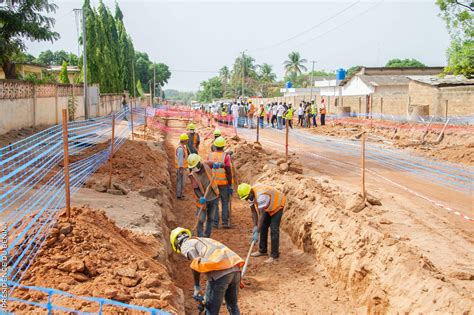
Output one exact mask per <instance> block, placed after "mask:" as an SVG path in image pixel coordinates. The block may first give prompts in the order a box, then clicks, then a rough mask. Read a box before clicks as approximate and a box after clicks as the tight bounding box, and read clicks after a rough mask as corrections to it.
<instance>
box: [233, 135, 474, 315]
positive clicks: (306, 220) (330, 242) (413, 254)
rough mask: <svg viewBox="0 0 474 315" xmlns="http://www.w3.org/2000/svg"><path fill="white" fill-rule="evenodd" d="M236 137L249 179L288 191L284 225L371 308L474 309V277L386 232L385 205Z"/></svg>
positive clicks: (238, 162) (239, 163) (237, 159)
mask: <svg viewBox="0 0 474 315" xmlns="http://www.w3.org/2000/svg"><path fill="white" fill-rule="evenodd" d="M231 145H232V146H233V151H234V155H233V160H234V164H235V166H236V168H237V169H239V170H240V175H241V178H242V180H245V181H249V182H251V183H254V182H256V181H258V182H262V183H266V184H269V185H273V186H275V187H276V188H278V189H280V190H282V191H283V192H284V193H285V194H286V195H287V197H288V199H287V200H288V202H287V206H286V207H285V215H284V219H283V221H282V225H283V228H284V229H285V230H286V231H287V232H288V233H289V235H290V236H291V238H292V240H293V242H294V243H295V244H296V245H298V247H300V248H302V249H304V251H305V252H308V253H312V254H314V256H315V258H316V260H317V261H318V262H320V263H321V264H322V265H323V266H324V267H325V268H326V270H328V271H329V273H330V274H331V277H332V280H333V281H337V282H339V283H342V284H344V286H345V287H346V289H347V291H348V292H349V293H350V294H351V295H352V297H353V299H354V301H355V303H356V304H357V305H360V306H363V305H365V306H366V307H367V311H368V313H372V314H375V313H386V312H421V313H432V312H437V313H463V312H464V313H465V312H467V313H468V312H469V310H471V309H472V308H473V307H474V299H473V297H472V294H471V293H470V292H469V289H468V288H469V285H467V284H462V283H460V282H459V280H458V279H455V278H453V277H451V275H450V274H449V273H448V272H446V270H442V269H439V268H437V267H436V266H435V265H434V264H433V263H432V262H431V261H430V260H429V259H428V258H427V257H426V256H425V255H424V254H423V252H422V251H420V250H419V249H418V248H417V247H416V246H413V245H412V244H410V243H409V242H405V241H406V239H405V238H403V237H400V236H398V235H395V234H391V233H390V232H386V231H385V230H384V228H382V225H386V224H391V222H389V221H386V220H380V221H379V222H375V221H374V220H373V217H375V216H376V215H377V214H378V213H379V212H381V211H382V210H381V209H380V208H379V207H377V206H371V205H367V206H364V205H362V206H361V207H359V206H358V205H355V204H351V202H352V203H357V200H358V198H354V196H353V192H351V191H349V190H348V189H346V188H345V189H343V188H342V187H338V186H336V185H334V184H332V183H330V182H329V181H327V180H325V179H323V178H320V177H319V176H316V177H310V176H307V175H301V174H297V172H294V171H290V170H289V168H287V167H286V166H285V167H284V168H282V167H281V165H283V164H285V163H280V162H281V159H282V156H281V155H279V154H277V153H275V152H267V151H266V150H264V149H261V148H260V147H259V146H257V148H256V147H255V144H249V143H246V142H244V141H241V140H240V141H232V142H231ZM290 163H291V162H290ZM295 163H297V161H296V162H295ZM355 208H357V211H351V210H350V209H355Z"/></svg>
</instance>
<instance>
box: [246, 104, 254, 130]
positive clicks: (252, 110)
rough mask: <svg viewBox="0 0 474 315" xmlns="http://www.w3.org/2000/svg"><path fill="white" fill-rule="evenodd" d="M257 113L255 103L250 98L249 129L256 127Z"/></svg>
mask: <svg viewBox="0 0 474 315" xmlns="http://www.w3.org/2000/svg"><path fill="white" fill-rule="evenodd" d="M254 115H255V104H254V103H253V102H252V100H249V110H248V113H247V122H248V127H249V129H252V128H255V127H254V123H253V116H254Z"/></svg>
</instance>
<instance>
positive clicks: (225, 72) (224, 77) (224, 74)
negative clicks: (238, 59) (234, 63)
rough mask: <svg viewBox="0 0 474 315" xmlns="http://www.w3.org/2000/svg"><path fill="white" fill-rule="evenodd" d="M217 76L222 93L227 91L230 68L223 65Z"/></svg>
mask: <svg viewBox="0 0 474 315" xmlns="http://www.w3.org/2000/svg"><path fill="white" fill-rule="evenodd" d="M219 78H220V79H221V82H222V86H223V88H224V95H225V94H226V93H227V87H228V85H229V80H230V70H229V68H228V67H227V66H223V67H222V68H220V70H219Z"/></svg>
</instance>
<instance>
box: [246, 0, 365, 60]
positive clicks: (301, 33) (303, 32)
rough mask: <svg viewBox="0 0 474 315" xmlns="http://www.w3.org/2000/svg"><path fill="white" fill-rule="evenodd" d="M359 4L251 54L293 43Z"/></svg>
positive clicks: (355, 3)
mask: <svg viewBox="0 0 474 315" xmlns="http://www.w3.org/2000/svg"><path fill="white" fill-rule="evenodd" d="M359 3H360V0H359V1H357V2H354V3H352V4H350V5H349V6H347V7H346V8H344V9H342V10H341V11H339V12H337V13H336V14H334V15H332V16H330V17H328V18H326V19H324V20H322V21H321V22H319V23H318V24H316V25H313V26H312V27H310V28H308V29H306V30H304V31H302V32H300V33H298V34H296V35H293V36H291V37H290V38H287V39H285V40H282V41H280V42H278V43H276V44H272V45H269V46H266V47H261V48H257V49H253V50H250V52H256V51H260V50H267V49H270V48H273V47H276V46H280V45H281V44H284V43H286V42H289V41H291V40H293V39H295V38H297V37H300V36H301V35H304V34H306V33H308V32H311V31H312V30H314V29H315V28H317V27H319V26H321V25H323V24H324V23H326V22H328V21H330V20H332V19H334V18H335V17H337V16H339V15H341V14H342V13H344V12H346V11H347V10H349V9H350V8H352V7H354V6H356V5H357V4H359Z"/></svg>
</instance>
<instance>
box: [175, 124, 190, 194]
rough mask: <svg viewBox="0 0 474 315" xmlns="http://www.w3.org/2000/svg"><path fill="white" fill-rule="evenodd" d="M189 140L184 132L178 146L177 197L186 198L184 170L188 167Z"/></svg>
mask: <svg viewBox="0 0 474 315" xmlns="http://www.w3.org/2000/svg"><path fill="white" fill-rule="evenodd" d="M188 140H189V137H188V135H187V134H185V133H183V134H182V135H181V136H179V144H178V147H177V148H176V197H177V198H178V199H184V196H183V188H184V178H185V177H184V171H185V169H186V168H188V148H187V147H186V143H188Z"/></svg>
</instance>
